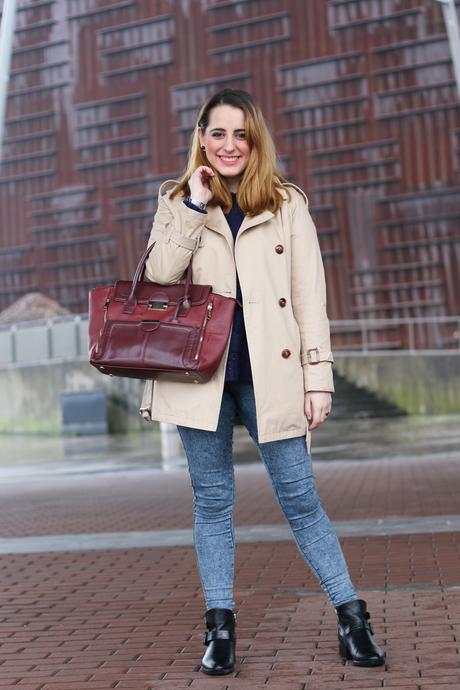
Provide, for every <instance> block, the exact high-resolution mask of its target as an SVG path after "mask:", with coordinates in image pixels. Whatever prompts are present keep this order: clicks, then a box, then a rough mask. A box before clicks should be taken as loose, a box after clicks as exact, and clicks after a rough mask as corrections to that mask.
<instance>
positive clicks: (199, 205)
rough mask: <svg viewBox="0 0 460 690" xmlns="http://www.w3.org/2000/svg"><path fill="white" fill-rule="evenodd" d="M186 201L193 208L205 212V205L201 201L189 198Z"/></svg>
mask: <svg viewBox="0 0 460 690" xmlns="http://www.w3.org/2000/svg"><path fill="white" fill-rule="evenodd" d="M187 201H188V202H189V204H193V206H196V207H197V208H199V209H200V211H206V204H205V203H204V202H203V201H197V200H196V199H194V198H193V197H191V196H189V197H188V199H187Z"/></svg>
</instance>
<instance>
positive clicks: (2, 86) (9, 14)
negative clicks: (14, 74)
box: [0, 0, 16, 161]
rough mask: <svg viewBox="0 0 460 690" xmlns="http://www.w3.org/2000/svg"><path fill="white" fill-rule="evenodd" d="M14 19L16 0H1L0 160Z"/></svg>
mask: <svg viewBox="0 0 460 690" xmlns="http://www.w3.org/2000/svg"><path fill="white" fill-rule="evenodd" d="M15 20H16V0H3V11H2V23H1V25H0V161H1V160H2V149H3V134H4V131H5V118H6V102H7V100H8V82H9V79H10V64H11V53H12V52H13V39H14V25H15Z"/></svg>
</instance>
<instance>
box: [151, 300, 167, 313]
mask: <svg viewBox="0 0 460 690" xmlns="http://www.w3.org/2000/svg"><path fill="white" fill-rule="evenodd" d="M168 304H169V303H168V302H164V301H163V300H162V301H160V300H155V299H151V300H149V304H148V309H159V310H160V311H166V309H167V308H168Z"/></svg>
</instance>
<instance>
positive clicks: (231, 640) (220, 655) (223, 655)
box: [201, 609, 236, 676]
mask: <svg viewBox="0 0 460 690" xmlns="http://www.w3.org/2000/svg"><path fill="white" fill-rule="evenodd" d="M235 620H236V619H235V614H234V613H233V611H232V610H231V609H208V611H206V627H207V629H208V631H207V633H206V634H205V636H204V644H205V645H207V647H208V648H207V650H206V652H205V655H204V657H203V660H202V662H201V670H202V671H203V673H207V674H208V675H210V676H223V675H225V674H227V673H232V672H233V671H234V669H235V642H236V638H235Z"/></svg>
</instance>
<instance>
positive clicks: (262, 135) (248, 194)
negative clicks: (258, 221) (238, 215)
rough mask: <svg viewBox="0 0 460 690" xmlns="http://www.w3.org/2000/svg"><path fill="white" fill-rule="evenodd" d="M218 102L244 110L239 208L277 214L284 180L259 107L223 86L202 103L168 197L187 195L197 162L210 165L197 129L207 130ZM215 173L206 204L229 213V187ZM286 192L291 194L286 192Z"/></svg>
mask: <svg viewBox="0 0 460 690" xmlns="http://www.w3.org/2000/svg"><path fill="white" fill-rule="evenodd" d="M219 105H230V106H232V107H233V108H239V109H240V110H242V111H243V113H244V121H245V133H246V141H247V142H248V144H249V160H248V164H247V166H246V168H245V170H244V172H243V177H242V179H241V183H240V185H239V188H238V193H237V202H238V205H239V207H240V208H241V210H242V211H243V213H244V214H245V215H248V216H255V215H257V214H258V213H261V212H262V211H265V210H269V211H272V212H273V213H276V211H278V210H279V208H280V207H281V206H282V204H283V201H284V197H283V195H282V194H281V188H282V183H283V182H284V181H285V180H284V178H283V177H282V176H281V175H280V174H279V172H278V170H277V165H276V150H275V144H274V142H273V139H272V136H271V134H270V131H269V129H268V126H267V123H266V122H265V118H264V116H263V114H262V111H261V109H260V108H259V106H258V105H257V104H256V103H255V101H254V99H253V98H252V96H251V95H250V94H249V93H247V92H246V91H240V90H239V89H228V88H226V89H222V91H219V92H218V93H216V94H214V96H211V97H210V98H209V99H208V100H207V101H206V103H205V104H204V105H203V106H202V108H201V110H200V114H199V115H198V120H197V125H196V127H195V129H194V132H193V137H192V142H191V146H190V151H189V156H188V162H187V167H186V169H185V172H184V174H183V176H182V177H181V179H180V180H179V183H178V185H177V187H175V189H174V191H173V192H172V194H171V197H172V198H174V197H175V196H177V195H178V194H182V195H183V196H184V197H187V196H189V195H190V187H189V184H188V181H189V179H190V177H191V176H192V174H193V173H194V171H195V170H196V169H197V168H198V167H199V166H200V165H207V166H209V167H212V166H211V165H210V163H209V161H208V159H207V156H206V152H205V151H204V150H203V149H202V148H201V145H200V137H199V131H198V130H199V129H200V130H201V132H202V133H204V132H205V131H206V129H207V127H208V125H209V118H210V114H211V111H212V110H213V108H215V107H216V106H219ZM213 170H214V168H213ZM214 172H215V173H216V174H215V175H214V177H212V178H210V180H209V185H210V189H211V191H212V198H211V200H210V201H209V205H210V206H221V207H222V209H223V211H224V213H228V212H229V211H230V209H231V207H232V197H231V193H230V190H229V188H228V186H227V183H226V181H225V178H224V177H223V176H221V175H220V174H219V173H218V172H217V170H214ZM287 193H288V196H289V197H290V195H289V191H287Z"/></svg>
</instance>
